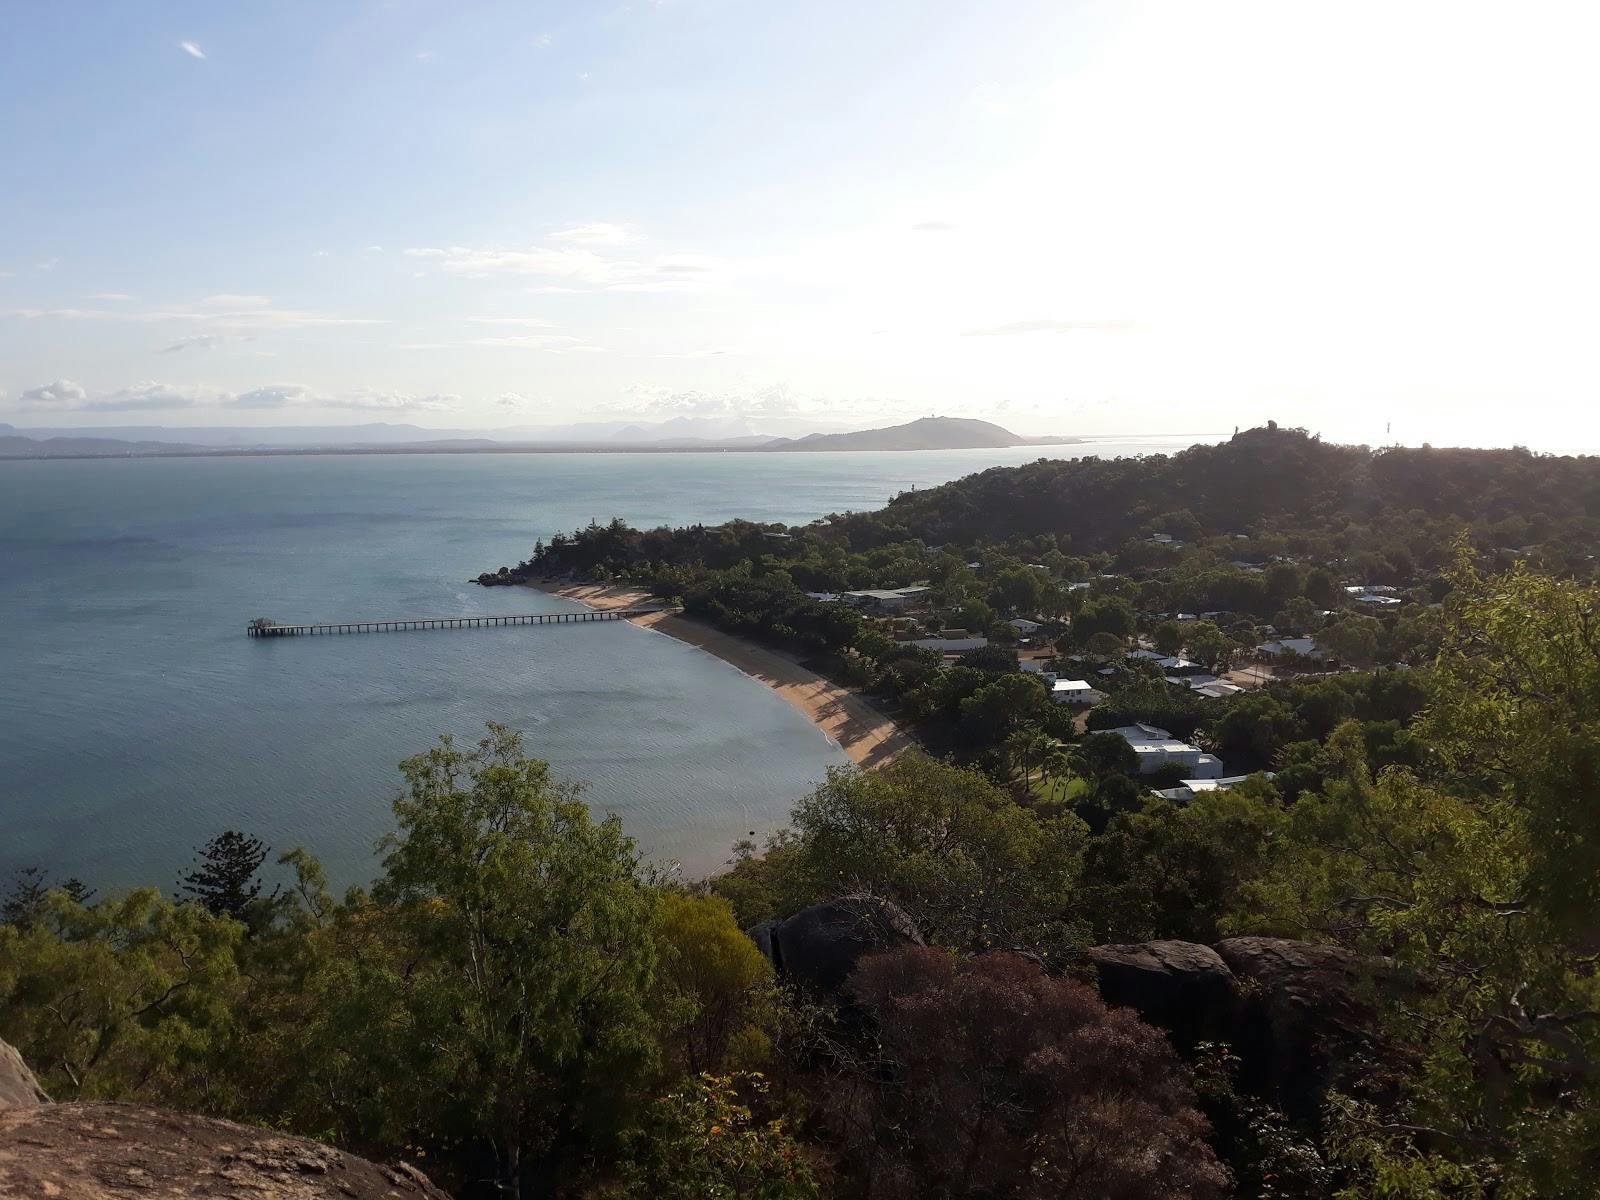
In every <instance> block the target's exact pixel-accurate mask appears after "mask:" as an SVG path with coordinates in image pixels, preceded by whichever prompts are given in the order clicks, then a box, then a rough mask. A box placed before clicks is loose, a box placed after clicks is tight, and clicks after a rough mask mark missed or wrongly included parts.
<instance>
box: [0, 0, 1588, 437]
mask: <svg viewBox="0 0 1600 1200" xmlns="http://www.w3.org/2000/svg"><path fill="white" fill-rule="evenodd" d="M86 11H88V12H92V14H93V19H85V17H86ZM8 15H9V16H10V17H11V20H10V22H9V32H10V34H11V36H10V37H9V38H8V39H7V40H6V44H5V46H4V47H0V66H3V70H0V101H3V104H0V111H3V113H4V116H0V129H3V130H4V132H5V136H6V142H7V146H8V148H9V149H10V151H11V153H10V154H9V155H8V162H7V165H6V166H5V167H4V168H3V170H4V172H5V179H4V186H3V187H0V422H5V423H8V424H11V425H14V426H17V427H19V428H22V429H27V428H30V427H49V428H68V429H83V430H86V431H87V430H92V429H97V428H102V427H107V426H129V425H140V426H162V427H178V428H182V427H195V426H220V425H239V426H256V427H260V428H262V429H263V430H267V429H270V428H272V427H274V426H281V425H346V424H359V423H362V422H365V421H371V420H387V421H394V422H403V423H410V424H417V425H421V426H424V427H430V428H442V429H473V430H490V429H495V428H503V427H532V426H563V425H570V424H576V423H582V422H609V421H622V422H627V421H639V422H659V421H663V420H668V419H671V418H674V417H678V416H687V417H694V418H706V419H712V420H719V421H725V422H730V423H738V422H742V423H745V424H747V425H748V426H749V427H751V428H752V429H754V430H758V431H760V432H763V433H767V432H772V433H779V434H788V435H792V434H794V433H800V432H806V431H808V430H811V429H816V430H834V429H845V428H854V429H860V428H868V427H874V426H883V425H889V424H897V423H901V422H904V421H907V420H910V419H913V418H915V417H918V416H925V415H929V414H938V415H944V416H962V417H976V418H980V419H984V420H990V421H994V422H996V423H998V424H1001V425H1003V426H1005V427H1006V428H1008V429H1012V430H1014V431H1016V432H1019V433H1022V434H1024V435H1049V434H1054V435H1069V436H1097V435H1100V436H1104V435H1112V434H1123V435H1125V434H1130V433H1137V432H1139V431H1141V430H1147V431H1149V432H1152V433H1157V432H1168V431H1189V430H1213V431H1226V430H1229V429H1231V428H1233V427H1234V426H1249V425H1255V424H1261V423H1264V422H1265V421H1266V420H1268V419H1275V420H1277V421H1278V422H1279V423H1280V424H1283V425H1296V426H1304V427H1306V428H1308V429H1312V430H1314V431H1316V432H1319V433H1321V434H1322V435H1323V436H1325V437H1327V438H1329V439H1331V440H1339V441H1352V442H1362V443H1366V444H1371V445H1381V444H1390V443H1403V444H1420V443H1423V442H1431V443H1433V444H1436V445H1512V444H1523V445H1529V446H1532V447H1534V448H1538V449H1547V450H1559V449H1580V448H1584V447H1594V446H1600V404H1597V403H1596V400H1597V399H1600V364H1597V362H1596V360H1595V356H1594V355H1593V354H1592V352H1591V351H1590V350H1589V348H1588V343H1589V340H1590V339H1591V338H1592V330H1593V328H1594V325H1595V318H1596V317H1597V316H1600V300H1597V299H1596V297H1595V294H1594V291H1593V289H1592V287H1591V286H1590V285H1589V283H1588V281H1589V279H1591V278H1592V277H1593V276H1594V275H1595V273H1596V268H1600V234H1597V231H1596V227H1595V225H1594V222H1593V219H1592V213H1593V212H1594V211H1596V209H1597V206H1600V169H1597V168H1596V167H1595V166H1594V165H1593V163H1592V161H1591V158H1592V156H1586V155H1584V154H1583V153H1582V151H1581V147H1582V146H1583V145H1585V144H1587V141H1588V137H1587V133H1588V130H1587V125H1588V123H1589V121H1588V118H1587V116H1586V115H1585V114H1587V113H1591V112H1593V111H1596V110H1597V108H1600V80H1597V79H1596V77H1595V76H1594V74H1593V72H1592V71H1591V70H1590V68H1589V65H1588V63H1587V61H1586V60H1587V57H1588V55H1587V48H1588V47H1589V46H1590V45H1593V44H1594V35H1595V34H1596V33H1597V32H1600V13H1597V12H1596V11H1594V10H1583V9H1579V8H1578V7H1577V6H1570V5H1553V4H1552V5H1544V4H1532V5H1527V6H1520V7H1519V8H1518V9H1517V11H1516V13H1515V14H1514V17H1513V16H1512V15H1510V14H1502V13H1501V12H1498V11H1496V10H1494V9H1490V8H1478V7H1469V6H1459V5H1447V4H1442V3H1438V4H1436V3H1399V4H1375V3H1373V4H1367V3H1356V4H1350V5H1343V6H1338V7H1336V8H1330V7H1327V6H1318V5H1311V4H1303V3H1221V4H1216V5H1205V6H1199V5H1186V4H1181V3H1148V4H1146V3H1129V4H1119V5H1103V4H1092V3H1081V4H1080V3H1066V2H1061V0H1017V2H1016V3H1009V4H1005V5H999V6H996V5H983V6H978V5H962V4H955V3H936V4H932V5H928V4H913V3H910V2H909V0H886V2H885V3H882V4H875V5H871V6H860V5H848V4H844V3H839V2H837V0H823V2H820V3H818V4H814V5H810V6H805V7H804V8H782V7H778V6H770V5H742V4H739V3H736V2H735V0H654V2H649V3H647V2H643V0H639V2H633V3H626V2H625V3H620V4H616V5H612V6H601V7H596V6H591V5H584V4H578V3H564V4H552V5H546V6H541V7H539V8H538V9H530V8H529V7H528V6H526V5H523V4H515V3H509V2H492V3H477V4H468V5H459V6H455V7H452V8H450V9H448V10H438V9H436V8H434V7H433V6H430V5H426V4H424V3H421V0H381V2H380V0H364V2H361V3H352V4H349V5H341V6H335V7H330V6H326V5H316V4H311V3H281V4H275V5H272V6H268V7H263V8H259V9H255V8H251V9H245V8H236V7H226V6H224V7H218V6H215V5H203V4H199V3H188V2H184V3H177V2H169V3H158V4H154V5H141V6H129V5H114V4H109V3H105V4H96V5H91V6H89V9H88V10H86V9H85V8H84V7H82V6H56V5H50V6H25V7H22V8H19V9H18V10H17V11H15V12H13V13H10V14H8Z"/></svg>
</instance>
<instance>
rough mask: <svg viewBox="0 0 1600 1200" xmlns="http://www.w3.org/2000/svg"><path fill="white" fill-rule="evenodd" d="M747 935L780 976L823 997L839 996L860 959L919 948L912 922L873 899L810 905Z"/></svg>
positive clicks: (843, 899)
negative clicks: (884, 952)
mask: <svg viewBox="0 0 1600 1200" xmlns="http://www.w3.org/2000/svg"><path fill="white" fill-rule="evenodd" d="M749 934H750V936H751V938H753V939H754V940H755V943H756V945H757V946H759V947H760V948H761V952H762V953H763V954H765V955H766V956H767V959H768V961H770V962H771V963H772V969H773V970H774V971H775V972H776V973H777V975H778V978H780V979H783V980H785V981H787V982H789V983H791V984H793V985H794V986H796V987H798V988H800V989H801V990H802V991H805V992H808V993H810V994H811V995H812V996H815V997H818V998H825V999H837V998H838V997H839V995H840V993H841V992H842V990H843V988H844V982H845V980H846V979H848V978H849V977H850V972H851V971H853V970H855V967H856V963H857V962H859V961H860V960H861V958H862V956H863V955H867V954H872V953H875V952H877V951H880V950H895V949H898V948H900V947H901V946H920V945H922V944H923V942H922V935H921V934H919V933H918V932H917V929H916V926H915V925H913V924H912V923H911V918H909V917H907V916H906V914H905V913H904V912H902V911H901V910H900V909H899V908H898V907H897V906H896V905H894V904H892V903H890V902H889V901H888V900H882V899H879V898H878V897H876V896H842V897H840V898H839V899H838V900H830V901H828V902H827V903H826V904H813V905H812V906H811V907H810V908H802V909H801V910H800V911H799V912H797V913H795V914H794V916H792V917H790V918H789V919H788V920H787V921H764V922H762V923H761V924H760V925H757V926H756V927H755V928H754V929H751V930H750V931H749Z"/></svg>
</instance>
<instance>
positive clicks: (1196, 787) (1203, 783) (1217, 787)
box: [1150, 771, 1272, 804]
mask: <svg viewBox="0 0 1600 1200" xmlns="http://www.w3.org/2000/svg"><path fill="white" fill-rule="evenodd" d="M1262 774H1264V775H1266V777H1267V778H1268V779H1271V778H1272V772H1271V771H1264V772H1262ZM1249 778H1250V776H1248V775H1228V776H1226V777H1224V778H1221V779H1185V780H1183V781H1182V782H1181V783H1180V784H1179V785H1178V786H1177V787H1174V788H1151V789H1150V790H1151V791H1153V792H1155V794H1156V795H1158V796H1161V797H1163V798H1164V799H1167V800H1175V801H1177V802H1178V803H1179V804H1185V803H1187V802H1188V801H1190V800H1193V799H1194V798H1195V797H1196V796H1198V795H1199V794H1200V793H1201V792H1226V791H1228V790H1229V789H1230V788H1232V787H1233V786H1234V785H1235V784H1238V783H1243V782H1244V781H1245V780H1246V779H1249Z"/></svg>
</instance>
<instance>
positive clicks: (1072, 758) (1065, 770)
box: [1039, 738, 1080, 800]
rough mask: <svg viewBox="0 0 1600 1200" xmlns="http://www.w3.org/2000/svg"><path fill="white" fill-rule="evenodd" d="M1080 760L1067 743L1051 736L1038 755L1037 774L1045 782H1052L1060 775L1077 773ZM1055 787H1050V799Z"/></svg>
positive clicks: (1053, 794) (1052, 796)
mask: <svg viewBox="0 0 1600 1200" xmlns="http://www.w3.org/2000/svg"><path fill="white" fill-rule="evenodd" d="M1079 765H1080V760H1079V758H1078V756H1077V755H1076V754H1074V753H1073V752H1072V750H1071V749H1069V748H1068V746H1067V744H1066V743H1065V742H1063V741H1061V740H1060V739H1059V738H1051V739H1050V740H1049V744H1048V745H1047V746H1046V747H1045V749H1044V750H1043V752H1042V753H1041V754H1040V755H1039V774H1040V775H1041V776H1043V777H1044V779H1045V781H1046V782H1053V781H1054V780H1056V779H1059V778H1060V777H1061V776H1062V775H1067V776H1072V775H1075V774H1076V773H1077V768H1078V767H1079ZM1055 793H1056V789H1055V788H1054V787H1052V788H1051V789H1050V799H1052V800H1054V799H1055Z"/></svg>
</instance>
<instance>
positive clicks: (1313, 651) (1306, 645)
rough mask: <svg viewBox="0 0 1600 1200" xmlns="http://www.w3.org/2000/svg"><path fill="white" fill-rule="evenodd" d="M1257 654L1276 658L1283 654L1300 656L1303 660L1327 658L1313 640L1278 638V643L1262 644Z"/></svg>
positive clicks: (1257, 649) (1257, 648)
mask: <svg viewBox="0 0 1600 1200" xmlns="http://www.w3.org/2000/svg"><path fill="white" fill-rule="evenodd" d="M1256 653H1257V654H1265V655H1267V656H1269V657H1271V658H1276V657H1278V656H1279V655H1282V654H1298V655H1299V656H1300V657H1301V658H1315V659H1322V658H1326V657H1327V654H1326V653H1324V652H1323V651H1322V650H1320V649H1318V647H1317V643H1316V641H1315V639H1313V638H1278V639H1277V640H1276V641H1271V642H1262V643H1261V644H1260V645H1259V646H1257V647H1256Z"/></svg>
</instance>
